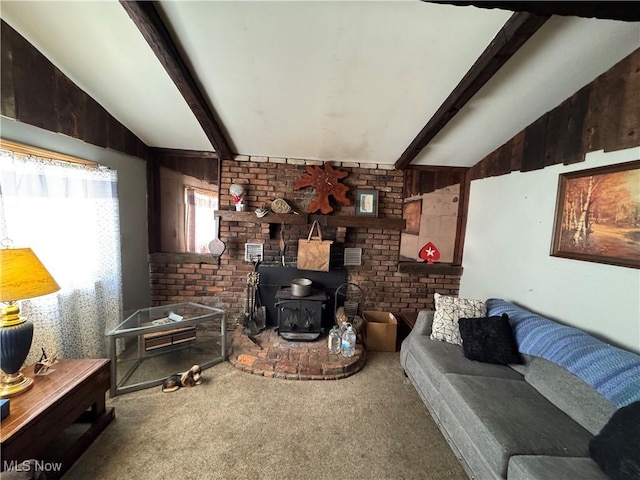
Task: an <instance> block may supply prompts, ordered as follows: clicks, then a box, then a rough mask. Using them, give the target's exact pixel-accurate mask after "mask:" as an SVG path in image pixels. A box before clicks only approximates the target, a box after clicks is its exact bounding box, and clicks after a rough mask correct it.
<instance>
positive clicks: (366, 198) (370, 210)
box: [356, 190, 378, 217]
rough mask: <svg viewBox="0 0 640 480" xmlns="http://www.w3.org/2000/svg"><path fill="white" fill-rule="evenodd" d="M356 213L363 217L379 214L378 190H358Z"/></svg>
mask: <svg viewBox="0 0 640 480" xmlns="http://www.w3.org/2000/svg"><path fill="white" fill-rule="evenodd" d="M356 215H359V216H361V217H377V216H378V191H377V190H356Z"/></svg>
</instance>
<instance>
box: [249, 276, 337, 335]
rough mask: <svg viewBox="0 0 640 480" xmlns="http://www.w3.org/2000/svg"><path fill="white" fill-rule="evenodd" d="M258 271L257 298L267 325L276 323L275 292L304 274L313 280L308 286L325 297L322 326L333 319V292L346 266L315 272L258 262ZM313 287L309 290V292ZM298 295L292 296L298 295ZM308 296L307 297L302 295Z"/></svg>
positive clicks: (327, 325)
mask: <svg viewBox="0 0 640 480" xmlns="http://www.w3.org/2000/svg"><path fill="white" fill-rule="evenodd" d="M258 273H259V274H260V283H259V285H258V290H259V292H260V301H261V304H262V305H263V306H265V307H266V310H267V325H268V326H277V325H278V308H277V307H276V306H275V304H276V303H277V302H278V301H280V299H277V298H276V295H277V294H278V292H281V291H282V290H285V291H286V289H287V288H288V287H290V286H291V281H292V280H293V279H294V278H308V279H309V280H311V281H312V282H313V284H312V285H311V287H312V289H317V290H320V291H323V292H324V293H325V294H326V296H327V297H328V298H327V301H326V305H327V307H326V308H323V309H322V328H324V329H325V330H328V329H330V328H331V327H332V326H333V324H334V323H335V318H334V309H333V305H334V304H335V294H336V290H337V288H338V287H339V286H340V285H342V284H344V283H345V282H346V281H347V270H346V269H339V268H334V269H331V271H329V272H315V271H310V270H298V269H297V268H296V267H289V266H287V267H283V266H282V265H275V264H273V265H269V264H263V263H262V264H260V265H258ZM313 292H314V290H312V293H313ZM300 298H301V297H294V299H298V300H299V299H300ZM302 298H305V299H308V298H309V297H302Z"/></svg>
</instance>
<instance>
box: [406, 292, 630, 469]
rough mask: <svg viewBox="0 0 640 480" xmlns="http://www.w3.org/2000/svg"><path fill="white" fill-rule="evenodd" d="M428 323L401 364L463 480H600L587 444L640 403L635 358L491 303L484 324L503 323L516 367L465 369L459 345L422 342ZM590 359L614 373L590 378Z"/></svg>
mask: <svg viewBox="0 0 640 480" xmlns="http://www.w3.org/2000/svg"><path fill="white" fill-rule="evenodd" d="M433 313H434V312H432V311H422V312H420V313H419V315H418V319H417V322H416V324H415V326H414V328H413V330H412V331H411V333H410V335H409V336H408V337H407V338H406V339H405V340H404V341H403V343H402V347H401V353H400V361H401V364H402V366H403V367H404V370H405V373H406V374H407V377H408V378H409V379H410V381H411V382H412V384H413V385H414V387H415V388H416V390H417V392H418V393H419V395H420V397H421V398H422V400H423V402H424V403H425V405H426V406H427V408H428V410H429V412H430V413H431V415H432V417H433V418H434V420H435V421H436V423H437V424H438V426H439V427H440V429H441V431H442V433H443V434H444V436H445V438H446V439H447V441H448V442H449V444H450V446H451V448H452V449H453V451H454V452H455V454H456V455H457V456H458V459H459V460H460V462H461V463H462V465H463V467H464V468H465V470H466V472H467V474H468V475H469V477H471V478H472V479H479V480H485V479H494V478H497V479H505V478H506V479H509V480H536V479H540V480H543V479H544V480H547V479H551V478H553V479H554V480H561V479H572V480H573V479H576V478H580V479H606V478H607V476H606V475H605V474H604V473H603V471H602V470H601V468H600V467H599V465H598V464H597V463H596V462H594V461H593V460H592V459H591V457H590V453H589V441H590V440H591V438H592V437H593V436H594V435H595V434H597V433H598V432H600V430H601V429H602V427H603V426H604V425H605V424H606V423H607V421H608V420H609V418H610V417H611V415H612V414H613V413H614V412H615V411H616V410H617V408H619V407H621V406H623V405H627V404H629V403H631V402H635V401H636V400H637V399H638V398H640V374H639V372H640V356H637V355H635V354H633V353H631V352H627V351H625V350H621V349H617V348H615V347H611V346H609V345H607V344H605V343H603V342H601V341H599V340H596V339H594V338H593V337H591V336H589V335H587V334H586V333H584V332H582V331H580V330H578V329H575V328H571V327H566V326H563V325H559V324H557V323H555V322H552V321H551V320H548V319H545V318H542V317H538V316H537V315H534V314H533V313H531V312H528V311H526V310H524V309H521V308H520V307H517V306H516V305H513V304H511V303H509V302H505V301H503V300H499V299H491V300H489V301H487V316H491V315H501V314H503V313H507V314H508V315H509V323H510V324H511V327H512V328H513V331H514V335H515V339H516V341H517V345H518V349H519V351H520V353H521V355H522V358H523V360H524V363H523V364H517V365H515V364H514V365H498V364H492V363H482V362H478V361H472V360H468V359H467V358H465V356H464V354H463V348H462V347H461V346H460V345H455V344H451V343H447V342H444V341H439V340H432V339H431V338H430V333H431V323H432V320H433ZM585 342H586V344H587V345H588V346H587V347H584V348H578V347H581V346H582V345H583V343H585ZM575 348H577V350H580V351H581V353H579V354H576V355H574V354H573V352H574V349H575ZM609 349H611V350H609ZM585 352H586V353H585ZM532 353H534V354H535V355H533V354H532ZM598 358H606V359H608V358H613V363H612V364H611V366H609V363H610V362H609V361H608V360H603V361H602V362H601V363H602V365H600V366H598V367H597V368H596V367H594V364H597V362H598V361H599V360H598ZM558 359H559V360H558ZM576 365H577V366H576ZM621 368H622V369H626V371H625V372H621V371H620V369H621ZM585 369H586V373H585ZM571 371H573V372H574V373H571ZM620 373H622V374H623V375H622V376H620ZM578 375H580V376H578ZM580 377H582V378H580ZM629 379H631V380H629ZM589 383H592V384H595V385H598V386H599V387H598V389H596V388H594V386H592V385H590V384H589ZM629 383H631V385H630V384H629ZM603 385H604V386H603ZM607 397H608V398H607Z"/></svg>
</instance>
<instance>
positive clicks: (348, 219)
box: [215, 210, 407, 230]
mask: <svg viewBox="0 0 640 480" xmlns="http://www.w3.org/2000/svg"><path fill="white" fill-rule="evenodd" d="M215 216H216V217H219V218H221V219H223V220H227V221H231V222H255V223H269V224H275V223H285V224H297V225H304V224H307V223H310V222H313V221H315V220H317V221H318V223H319V224H320V225H322V226H323V227H324V226H327V227H352V228H380V229H386V230H404V229H405V226H406V223H407V222H406V220H405V219H403V218H389V217H383V218H378V217H358V216H353V215H307V214H295V213H280V214H278V213H269V214H267V215H265V216H264V217H258V216H257V215H256V214H255V213H254V212H236V211H235V210H217V211H216V213H215Z"/></svg>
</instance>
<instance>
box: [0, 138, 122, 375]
mask: <svg viewBox="0 0 640 480" xmlns="http://www.w3.org/2000/svg"><path fill="white" fill-rule="evenodd" d="M41 155H46V152H45V153H42V152H38V153H37V156H36V155H25V154H24V153H21V152H17V151H14V150H13V148H12V149H11V150H8V149H6V144H5V143H4V142H3V144H2V148H1V149H0V230H1V231H0V236H1V237H2V238H8V239H11V240H12V242H13V246H14V247H29V248H32V249H33V251H34V253H35V254H36V255H37V256H38V258H40V260H41V261H42V263H43V264H44V265H45V266H46V267H47V270H49V272H50V273H51V274H52V276H53V277H54V278H55V279H56V281H57V282H58V284H59V285H60V287H61V290H60V291H58V292H57V293H55V294H52V295H46V296H44V297H38V298H33V299H29V300H24V301H22V302H21V310H22V314H23V316H28V317H30V318H31V320H33V322H34V323H35V324H36V325H37V327H36V328H35V330H34V339H33V346H32V348H31V353H30V355H29V357H27V363H31V362H33V361H36V360H37V358H38V357H39V356H40V353H41V351H40V348H41V347H44V348H45V349H46V351H47V353H49V354H53V352H57V353H58V355H59V356H60V357H66V358H83V357H93V358H97V357H104V356H106V353H107V352H106V344H105V337H104V332H105V330H107V329H109V328H112V327H113V326H115V325H116V324H117V323H118V322H119V320H120V316H121V311H122V287H121V283H122V274H121V263H120V262H121V259H120V224H119V206H118V195H117V175H116V172H115V171H113V170H109V169H107V168H96V166H86V162H85V165H83V164H81V163H75V164H71V163H68V162H62V161H57V160H52V159H51V158H46V157H42V156H41ZM52 156H54V154H52Z"/></svg>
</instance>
